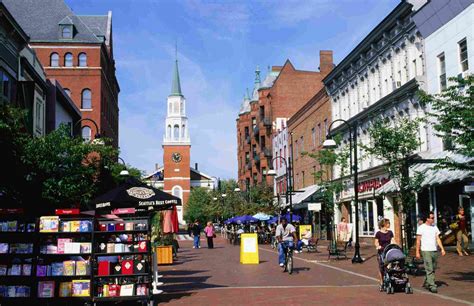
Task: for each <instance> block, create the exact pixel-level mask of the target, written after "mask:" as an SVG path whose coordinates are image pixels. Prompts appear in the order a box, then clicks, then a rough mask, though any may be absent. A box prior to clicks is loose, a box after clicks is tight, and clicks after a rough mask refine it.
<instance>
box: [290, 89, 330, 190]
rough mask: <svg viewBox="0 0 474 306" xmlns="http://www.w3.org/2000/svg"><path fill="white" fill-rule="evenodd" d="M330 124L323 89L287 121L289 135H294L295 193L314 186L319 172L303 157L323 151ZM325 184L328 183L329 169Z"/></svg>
mask: <svg viewBox="0 0 474 306" xmlns="http://www.w3.org/2000/svg"><path fill="white" fill-rule="evenodd" d="M329 124H331V103H330V101H329V96H328V95H327V92H326V88H323V89H321V90H320V91H319V92H318V93H317V94H316V95H315V96H314V97H312V98H311V99H310V100H309V101H308V102H307V103H306V104H305V105H304V106H303V107H302V108H301V109H300V110H298V111H297V112H296V113H295V114H294V115H293V116H291V118H290V119H289V120H288V121H287V125H288V132H289V133H292V134H293V155H294V158H293V175H294V182H295V185H294V189H295V190H298V189H302V188H305V187H308V186H310V185H314V184H317V183H318V182H317V181H316V179H315V177H314V175H313V174H314V173H315V172H316V171H319V170H320V169H321V165H319V164H318V163H317V161H316V159H314V158H312V157H310V156H307V155H302V152H307V153H312V154H315V153H317V152H318V151H319V150H321V149H322V145H323V142H324V140H325V139H326V134H327V129H328V127H329ZM323 170H324V171H325V172H326V170H327V173H326V174H327V176H326V177H325V178H324V179H325V180H331V174H330V169H323Z"/></svg>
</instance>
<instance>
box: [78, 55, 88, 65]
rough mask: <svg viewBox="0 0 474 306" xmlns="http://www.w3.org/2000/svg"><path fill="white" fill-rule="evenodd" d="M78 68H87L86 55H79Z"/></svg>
mask: <svg viewBox="0 0 474 306" xmlns="http://www.w3.org/2000/svg"><path fill="white" fill-rule="evenodd" d="M78 59H79V63H78V64H79V67H87V54H85V53H79V57H78Z"/></svg>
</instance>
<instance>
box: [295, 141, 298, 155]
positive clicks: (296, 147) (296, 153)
mask: <svg viewBox="0 0 474 306" xmlns="http://www.w3.org/2000/svg"><path fill="white" fill-rule="evenodd" d="M295 151H296V152H295V159H298V140H296V141H295Z"/></svg>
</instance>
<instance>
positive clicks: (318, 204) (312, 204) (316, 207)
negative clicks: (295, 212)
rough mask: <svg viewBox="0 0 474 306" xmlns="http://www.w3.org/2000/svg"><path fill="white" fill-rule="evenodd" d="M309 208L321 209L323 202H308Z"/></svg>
mask: <svg viewBox="0 0 474 306" xmlns="http://www.w3.org/2000/svg"><path fill="white" fill-rule="evenodd" d="M308 210H312V211H321V203H308Z"/></svg>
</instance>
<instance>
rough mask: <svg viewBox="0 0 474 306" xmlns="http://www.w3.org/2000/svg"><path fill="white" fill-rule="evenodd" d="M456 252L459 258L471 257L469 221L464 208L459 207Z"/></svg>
mask: <svg viewBox="0 0 474 306" xmlns="http://www.w3.org/2000/svg"><path fill="white" fill-rule="evenodd" d="M455 224H456V228H455V231H456V250H457V251H458V255H459V256H464V255H466V256H467V255H469V252H468V251H469V238H468V237H467V221H466V216H465V215H464V208H463V207H459V209H458V214H457V215H456V223H455Z"/></svg>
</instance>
